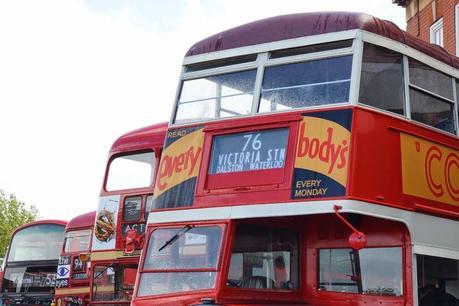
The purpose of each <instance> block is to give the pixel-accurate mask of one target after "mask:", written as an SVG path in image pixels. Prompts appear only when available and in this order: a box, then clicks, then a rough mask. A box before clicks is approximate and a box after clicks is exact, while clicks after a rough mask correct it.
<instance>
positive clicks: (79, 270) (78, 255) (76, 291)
mask: <svg viewBox="0 0 459 306" xmlns="http://www.w3.org/2000/svg"><path fill="white" fill-rule="evenodd" d="M95 217H96V213H95V211H93V212H89V213H85V214H82V215H79V216H77V217H75V218H73V219H72V220H70V221H69V223H68V224H67V227H66V229H65V235H64V245H63V248H62V250H61V254H60V257H59V265H58V266H57V280H56V291H55V303H56V304H55V305H57V306H80V305H87V303H88V300H89V292H90V289H89V277H88V273H89V271H88V262H87V260H86V258H88V257H89V251H90V244H91V237H92V229H93V227H94V219H95Z"/></svg>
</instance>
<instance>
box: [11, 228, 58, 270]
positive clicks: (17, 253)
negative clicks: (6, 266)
mask: <svg viewBox="0 0 459 306" xmlns="http://www.w3.org/2000/svg"><path fill="white" fill-rule="evenodd" d="M64 229H65V228H64V226H62V225H56V224H39V225H33V226H30V227H27V228H25V229H23V230H21V231H19V232H17V233H16V234H15V235H14V236H13V240H12V241H11V246H10V251H9V255H8V262H15V261H35V260H58V258H59V254H60V251H61V248H62V243H63V241H64ZM54 271H55V269H54Z"/></svg>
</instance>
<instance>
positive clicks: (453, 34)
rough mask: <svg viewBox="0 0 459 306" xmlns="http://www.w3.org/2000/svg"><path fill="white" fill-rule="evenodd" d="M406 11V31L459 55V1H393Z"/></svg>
mask: <svg viewBox="0 0 459 306" xmlns="http://www.w3.org/2000/svg"><path fill="white" fill-rule="evenodd" d="M392 2H393V3H396V4H398V5H400V6H402V7H404V8H405V9H406V22H407V27H406V30H407V31H408V32H409V33H410V34H412V35H414V36H416V37H418V38H420V39H422V40H424V41H427V42H431V43H436V44H438V45H441V46H443V47H444V48H445V49H446V50H447V51H448V52H450V53H452V54H456V55H459V38H458V35H459V31H458V25H459V0H392Z"/></svg>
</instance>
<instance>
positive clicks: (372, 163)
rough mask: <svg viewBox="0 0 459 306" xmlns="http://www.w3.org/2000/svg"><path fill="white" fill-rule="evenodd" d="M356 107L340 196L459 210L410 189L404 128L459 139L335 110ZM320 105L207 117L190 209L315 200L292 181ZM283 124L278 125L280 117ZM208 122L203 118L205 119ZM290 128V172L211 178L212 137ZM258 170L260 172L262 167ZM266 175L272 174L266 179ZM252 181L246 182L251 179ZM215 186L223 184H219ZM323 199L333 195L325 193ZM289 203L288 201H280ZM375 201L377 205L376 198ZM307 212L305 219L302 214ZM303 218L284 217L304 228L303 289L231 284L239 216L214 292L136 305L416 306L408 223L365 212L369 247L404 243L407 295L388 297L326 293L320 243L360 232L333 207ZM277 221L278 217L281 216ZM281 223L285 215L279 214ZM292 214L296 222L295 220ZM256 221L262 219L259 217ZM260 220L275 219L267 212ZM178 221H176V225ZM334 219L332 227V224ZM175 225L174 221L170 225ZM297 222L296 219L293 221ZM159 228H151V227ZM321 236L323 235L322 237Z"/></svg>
mask: <svg viewBox="0 0 459 306" xmlns="http://www.w3.org/2000/svg"><path fill="white" fill-rule="evenodd" d="M347 108H351V109H353V119H352V129H351V143H350V147H349V150H350V151H349V169H348V184H347V189H346V195H345V196H342V197H334V198H330V199H333V200H336V199H357V200H361V201H365V202H368V203H377V204H380V205H386V206H391V207H396V208H400V209H405V210H410V211H415V210H419V209H420V206H419V203H421V204H424V205H425V206H427V207H430V208H431V209H436V210H435V211H432V210H430V211H429V212H430V213H432V212H434V213H437V214H442V215H443V216H447V217H449V218H457V217H458V216H459V207H456V206H452V205H447V204H443V203H440V202H437V201H432V200H426V199H421V198H418V197H413V196H408V195H405V194H403V193H402V189H401V188H402V178H401V175H402V173H401V156H400V154H401V148H400V131H403V132H404V133H406V134H413V135H417V136H419V137H422V138H425V139H429V140H430V141H435V142H438V143H441V144H443V145H445V146H448V147H450V148H455V149H456V148H458V139H457V137H455V136H453V135H448V134H446V133H441V132H438V131H436V130H435V129H433V128H428V127H425V126H423V125H421V124H417V123H414V122H411V121H409V120H408V119H406V118H402V117H398V116H393V115H390V114H386V113H382V112H378V111H376V110H373V109H368V108H365V107H360V106H355V107H354V106H347V107H340V108H335V109H347ZM316 111H317V110H308V111H304V110H303V111H300V110H299V111H293V112H290V113H285V114H271V115H266V116H259V117H251V118H239V119H233V120H226V121H225V122H208V123H204V133H205V136H204V137H205V140H204V146H203V161H202V164H201V169H200V173H199V176H198V180H197V187H196V193H195V198H194V204H193V206H192V207H188V208H176V209H175V210H179V209H182V210H186V209H194V208H202V207H219V206H233V205H249V204H250V205H253V204H260V205H261V204H264V203H285V202H295V201H303V202H307V201H315V200H316V199H302V200H292V199H291V194H290V192H291V182H292V181H291V179H292V173H293V156H294V155H295V152H294V151H295V148H296V142H297V133H298V132H297V131H298V122H299V119H300V114H304V113H314V112H316ZM272 122H275V123H272ZM201 125H202V124H201ZM280 126H290V133H291V134H290V138H289V143H288V149H287V152H288V154H287V159H286V163H285V165H286V166H285V169H284V172H283V174H281V175H280V176H279V173H276V172H275V171H274V172H273V171H271V172H270V171H267V172H266V171H264V172H263V171H254V172H253V173H249V174H247V173H246V176H247V177H246V178H245V180H246V181H247V182H248V184H247V185H246V186H240V184H239V182H241V180H240V178H238V177H237V175H235V174H234V173H233V174H231V175H225V174H223V175H221V178H219V179H220V180H225V182H223V183H222V182H219V181H218V180H216V181H215V182H214V181H212V179H213V178H212V179H208V177H209V176H210V175H209V176H208V175H207V168H208V164H209V159H210V153H211V152H210V150H211V144H212V141H211V140H212V136H214V135H218V134H222V133H233V132H240V131H249V130H259V129H264V128H272V127H280ZM257 172H258V173H257ZM265 176H268V178H266V177H265ZM273 177H276V179H279V177H280V178H281V180H280V182H279V183H277V184H272V183H268V184H266V185H262V184H259V182H260V180H265V179H267V180H269V179H272V178H273ZM243 183H244V182H243ZM212 188H215V189H212ZM320 200H327V199H326V198H320ZM279 205H281V204H279ZM369 205H371V204H369ZM298 218H300V217H298ZM302 218H304V220H303V221H298V220H296V219H295V218H291V219H288V218H282V219H285V220H287V221H285V222H286V223H287V224H295V225H296V226H298V227H300V228H301V231H302V233H303V237H304V238H303V239H304V241H303V243H302V246H301V250H302V251H301V252H302V255H301V256H300V257H301V258H302V260H303V261H302V263H301V270H300V271H301V272H300V275H301V276H300V277H301V282H300V283H301V286H302V287H301V288H299V290H298V291H297V292H269V291H261V292H260V291H258V292H257V291H256V290H248V289H245V290H244V289H234V288H227V287H226V281H225V280H226V275H225V273H227V270H228V265H229V256H230V251H229V250H230V249H231V243H232V242H231V240H232V237H233V233H232V228H233V226H234V224H236V223H237V222H238V221H234V220H232V221H228V222H229V224H228V230H227V234H226V235H227V236H226V238H224V239H225V240H226V241H227V242H226V244H225V246H224V250H225V251H223V253H221V254H222V255H221V260H222V261H221V263H220V270H219V271H220V273H219V276H218V284H217V286H216V288H215V289H213V290H205V291H193V292H185V293H178V294H169V295H163V296H160V297H152V296H150V297H142V298H140V297H135V298H134V301H133V305H138V306H141V305H149V304H151V303H153V302H154V304H155V305H190V304H193V303H199V301H200V299H201V298H205V297H212V298H215V299H216V300H217V301H218V302H219V303H222V304H224V305H248V304H250V305H262V304H267V303H275V304H276V305H282V304H292V303H293V304H294V303H297V304H308V305H310V304H312V305H381V304H384V305H412V300H413V285H412V270H411V269H412V267H411V246H410V237H409V233H408V230H407V229H406V228H405V226H404V225H402V224H400V223H395V222H391V221H387V220H382V219H376V218H371V217H365V216H360V217H359V218H360V224H359V225H358V226H356V228H357V229H358V230H359V231H361V232H363V233H365V235H366V237H367V247H375V246H401V247H402V248H403V257H404V258H403V275H404V280H403V284H404V287H403V288H404V296H402V297H389V296H385V297H381V296H371V295H359V294H350V293H337V292H323V291H318V290H317V280H316V275H317V266H316V260H317V249H318V248H320V247H333V248H336V247H348V246H349V242H348V237H349V235H350V234H351V233H352V232H351V230H350V229H349V227H347V226H346V225H345V224H344V223H343V222H342V221H340V220H338V219H337V217H336V216H335V215H334V214H333V212H330V214H329V215H322V216H320V215H317V216H309V217H308V216H305V217H302ZM273 219H274V218H273ZM274 220H275V222H276V224H280V222H282V220H281V219H280V218H278V219H274ZM288 220H290V223H289V221H288ZM253 222H255V220H253ZM259 222H268V220H267V219H265V218H261V219H259ZM175 225H177V224H174V226H175ZM324 225H326V226H324ZM164 226H171V224H164ZM292 226H293V225H292ZM150 232H151V228H150V229H149V233H150ZM314 237H315V238H314Z"/></svg>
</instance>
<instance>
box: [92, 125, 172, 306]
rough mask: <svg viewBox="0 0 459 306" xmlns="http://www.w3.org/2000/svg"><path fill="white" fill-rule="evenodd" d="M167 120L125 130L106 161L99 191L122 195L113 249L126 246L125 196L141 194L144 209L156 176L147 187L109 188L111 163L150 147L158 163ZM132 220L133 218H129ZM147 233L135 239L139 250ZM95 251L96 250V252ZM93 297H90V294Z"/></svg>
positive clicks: (134, 260) (135, 259)
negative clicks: (107, 188) (124, 230)
mask: <svg viewBox="0 0 459 306" xmlns="http://www.w3.org/2000/svg"><path fill="white" fill-rule="evenodd" d="M167 127H168V123H167V122H163V123H158V124H154V125H150V126H147V127H144V128H140V129H137V130H134V131H131V132H129V133H126V134H124V135H122V136H120V137H119V138H118V139H117V140H116V141H115V142H114V143H113V145H112V147H111V149H110V153H109V157H108V161H107V165H106V170H105V176H104V180H103V184H102V188H101V192H100V196H101V197H102V196H109V195H120V196H121V197H120V207H119V208H118V222H117V228H116V248H115V249H114V250H113V251H115V250H116V251H124V250H125V248H126V237H125V236H123V235H122V225H123V224H124V222H123V221H122V220H123V208H124V201H125V199H126V197H130V196H141V197H142V211H144V205H145V200H146V197H147V196H148V195H151V194H153V185H154V179H153V180H152V184H151V186H148V187H145V188H136V189H128V190H115V191H107V190H106V189H105V182H106V181H107V177H108V171H109V167H110V163H111V162H112V161H113V159H115V158H116V157H118V156H121V155H126V154H135V153H142V152H148V151H154V153H155V159H156V165H158V164H159V160H160V157H161V151H162V147H163V143H164V138H165V135H166V131H167ZM146 222H147V220H146V217H145V215H144V214H143V213H142V214H141V217H140V220H139V221H138V222H134V223H143V224H144V225H145V227H146ZM127 223H130V222H127ZM143 241H144V235H138V236H136V239H135V248H136V249H137V250H139V249H141V248H142V246H143ZM93 253H94V252H93ZM138 262H139V256H138V255H135V254H134V255H132V256H131V257H127V258H122V259H115V260H110V261H102V260H101V261H95V260H91V266H92V267H94V266H95V265H97V264H101V265H103V264H110V263H125V264H135V265H137V264H138ZM90 278H91V280H90V284H91V286H92V284H93V281H94V280H93V277H92V273H91V277H90ZM90 300H91V297H90ZM104 303H105V304H107V303H108V304H110V305H112V304H113V301H106V302H104V301H97V302H90V304H104ZM116 304H129V302H116Z"/></svg>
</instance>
